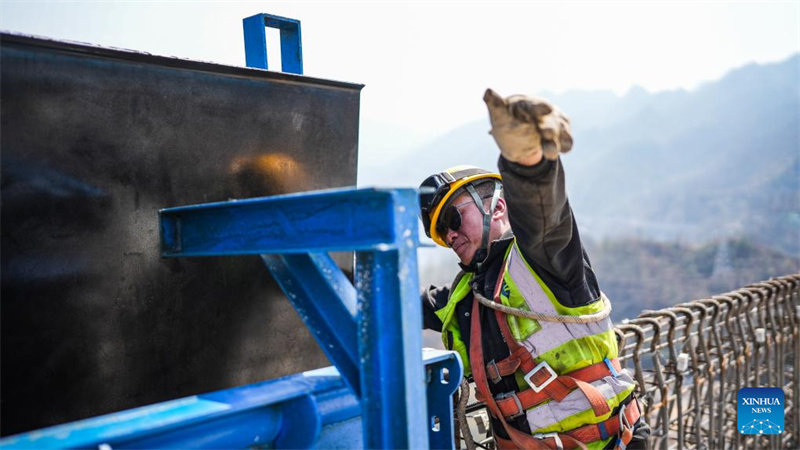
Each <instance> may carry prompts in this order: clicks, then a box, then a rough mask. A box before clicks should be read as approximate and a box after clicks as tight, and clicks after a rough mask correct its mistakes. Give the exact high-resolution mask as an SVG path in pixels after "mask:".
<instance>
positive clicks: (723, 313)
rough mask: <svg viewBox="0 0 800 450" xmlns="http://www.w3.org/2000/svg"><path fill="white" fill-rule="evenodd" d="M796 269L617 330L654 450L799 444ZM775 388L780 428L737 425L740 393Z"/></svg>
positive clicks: (646, 315)
mask: <svg viewBox="0 0 800 450" xmlns="http://www.w3.org/2000/svg"><path fill="white" fill-rule="evenodd" d="M798 315H800V274H795V275H789V276H784V277H780V278H773V279H771V280H769V281H765V282H761V283H755V284H752V285H749V286H747V287H745V288H742V289H739V290H736V291H732V292H729V293H726V294H723V295H718V296H714V297H712V298H708V299H702V300H695V301H691V302H687V303H681V304H678V305H675V306H673V307H670V308H666V309H661V310H658V311H644V312H643V313H642V314H641V315H640V316H639V317H637V318H636V319H632V320H629V321H626V322H625V323H623V324H621V325H619V326H618V327H617V329H616V332H617V336H618V338H619V342H620V358H621V360H622V363H623V364H624V365H625V366H627V368H628V370H630V371H631V372H632V373H633V374H634V375H635V377H636V379H637V381H638V385H639V386H638V392H639V397H640V398H641V399H642V400H643V401H644V402H643V403H644V412H645V415H646V417H647V420H648V423H649V424H650V426H651V428H652V430H653V434H652V435H651V442H650V445H651V447H650V448H655V449H673V448H675V449H684V448H700V449H717V448H771V449H777V448H797V446H798V445H800V441H798V437H797V434H798V432H800V411H798V405H800V391H798V389H796V386H797V383H798V381H799V380H798V377H799V375H798V373H797V370H796V363H795V361H796V360H797V358H798V355H800V339H798ZM743 387H779V388H782V389H783V391H784V394H785V404H784V405H782V406H783V408H784V411H785V425H784V428H785V429H784V430H781V433H780V434H769V435H767V434H764V435H748V434H741V433H739V431H738V429H737V423H736V420H737V416H736V408H737V393H738V391H739V389H740V388H743Z"/></svg>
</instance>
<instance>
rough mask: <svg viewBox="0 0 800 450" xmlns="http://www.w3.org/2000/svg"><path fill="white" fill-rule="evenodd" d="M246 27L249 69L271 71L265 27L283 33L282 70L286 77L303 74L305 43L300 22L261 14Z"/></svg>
mask: <svg viewBox="0 0 800 450" xmlns="http://www.w3.org/2000/svg"><path fill="white" fill-rule="evenodd" d="M242 25H243V27H244V53H245V61H246V64H247V67H255V68H258V69H268V68H269V65H268V63H267V31H266V29H265V27H270V28H277V29H279V30H280V31H281V70H282V71H283V72H286V73H296V74H298V75H302V74H303V43H302V39H301V35H300V21H299V20H295V19H289V18H286V17H280V16H275V15H272V14H264V13H261V14H256V15H254V16H250V17H247V18H245V19H243V20H242Z"/></svg>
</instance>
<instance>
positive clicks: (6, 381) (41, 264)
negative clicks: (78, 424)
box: [0, 34, 361, 435]
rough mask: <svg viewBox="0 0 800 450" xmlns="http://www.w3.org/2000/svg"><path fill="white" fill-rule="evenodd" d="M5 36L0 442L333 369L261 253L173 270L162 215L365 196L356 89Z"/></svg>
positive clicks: (194, 261) (346, 260) (0, 81)
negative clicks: (249, 202)
mask: <svg viewBox="0 0 800 450" xmlns="http://www.w3.org/2000/svg"><path fill="white" fill-rule="evenodd" d="M0 38H1V39H2V42H0V44H1V45H0V65H1V66H2V71H0V90H1V93H2V94H1V95H2V98H1V99H0V101H1V102H2V110H0V126H1V127H2V135H0V148H1V149H2V153H0V156H1V158H2V160H1V161H0V165H1V166H2V192H1V195H2V214H1V220H2V223H1V224H0V225H1V226H2V252H1V253H2V303H0V308H2V311H1V313H2V314H0V315H1V317H2V324H0V330H1V331H0V332H1V333H2V336H0V358H1V361H0V364H2V377H0V380H1V381H0V383H1V385H0V395H2V397H1V399H2V402H0V414H2V417H3V425H2V431H1V432H2V434H3V435H8V434H13V433H18V432H21V431H25V430H30V429H35V428H40V427H43V426H48V425H53V424H57V423H63V422H67V421H72V420H76V419H81V418H85V417H91V416H96V415H99V414H104V413H108V412H112V411H119V410H122V409H126V408H131V407H136V406H140V405H145V404H152V403H155V402H159V401H164V400H169V399H174V398H177V397H182V396H188V395H194V394H199V393H203V392H209V391H213V390H218V389H224V388H229V387H232V386H238V385H243V384H246V383H253V382H257V381H261V380H264V379H268V378H274V377H278V376H282V375H286V374H290V373H294V372H297V371H301V370H306V369H311V368H315V367H320V366H323V365H326V364H327V361H326V358H325V357H324V355H323V353H322V352H321V351H320V349H319V348H318V346H317V345H316V343H314V341H313V339H312V337H311V336H310V335H309V333H308V331H307V330H306V328H305V326H304V325H303V323H302V322H301V320H300V319H299V318H298V317H297V314H296V313H295V312H294V310H293V309H292V307H291V305H290V304H289V303H288V302H287V301H286V300H285V299H284V298H283V296H282V294H281V293H280V291H279V288H278V287H277V286H276V284H275V283H274V282H273V281H272V280H271V278H270V277H269V276H268V271H267V269H265V268H264V266H263V263H262V261H261V260H260V258H258V257H257V256H248V257H242V258H230V259H223V258H191V259H187V260H176V259H169V260H164V259H162V258H161V252H160V248H159V226H158V222H157V214H156V211H157V210H158V209H160V208H165V207H173V206H179V205H186V204H195V203H203V202H213V201H224V200H228V199H240V198H248V197H257V196H265V195H274V194H282V193H290V192H298V191H303V190H310V189H323V188H331V187H340V186H348V185H354V184H355V181H356V158H357V139H358V114H359V95H360V88H361V86H360V85H354V84H347V83H341V82H334V81H327V80H319V79H314V78H309V77H303V76H297V75H291V74H281V73H276V72H266V71H263V70H255V69H248V68H244V67H229V66H221V65H216V64H210V63H202V62H195V61H186V60H180V59H176V58H165V57H157V56H152V55H148V54H142V53H135V52H127V51H120V50H110V49H104V48H98V47H93V46H87V45H78V44H71V43H64V42H57V41H49V40H43V39H37V38H31V37H25V36H17V35H10V34H2V36H1V37H0ZM337 261H340V265H342V266H343V267H346V266H348V265H350V264H352V257H347V256H345V257H343V258H340V259H338V260H337Z"/></svg>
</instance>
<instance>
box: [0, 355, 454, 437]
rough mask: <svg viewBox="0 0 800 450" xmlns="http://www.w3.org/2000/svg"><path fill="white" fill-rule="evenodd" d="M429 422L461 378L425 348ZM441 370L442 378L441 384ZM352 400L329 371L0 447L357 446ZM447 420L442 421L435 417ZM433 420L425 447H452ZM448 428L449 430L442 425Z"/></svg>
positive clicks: (447, 408)
mask: <svg viewBox="0 0 800 450" xmlns="http://www.w3.org/2000/svg"><path fill="white" fill-rule="evenodd" d="M423 360H424V363H425V368H426V371H427V374H428V383H427V386H428V388H427V391H428V419H429V420H431V421H433V420H434V419H433V418H434V416H436V415H437V414H444V413H445V412H451V411H452V404H451V399H452V394H453V392H455V389H456V388H457V387H458V380H460V379H461V364H460V362H459V360H458V358H457V355H456V354H455V353H452V352H444V351H440V350H426V351H424V352H423ZM445 372H448V373H449V380H448V382H447V383H444V384H443V382H442V374H443V373H445ZM360 413H361V407H360V405H359V402H358V399H357V398H356V397H355V396H354V395H353V394H352V392H351V390H350V389H349V388H348V387H347V386H346V385H345V383H344V380H343V378H342V377H341V376H339V373H338V372H337V371H336V369H335V368H334V367H327V368H324V369H319V370H312V371H310V372H305V373H301V374H296V375H291V376H288V377H285V378H280V379H277V380H272V381H265V382H262V383H256V384H252V385H249V386H244V387H239V388H234V389H228V390H224V391H218V392H212V393H209V394H203V395H197V396H192V397H186V398H182V399H178V400H171V401H168V402H164V403H158V404H155V405H150V406H144V407H141V408H135V409H131V410H128V411H121V412H117V413H113V414H108V415H105V416H100V417H95V418H91V419H86V420H82V421H78V422H73V423H69V424H65V425H58V426H54V427H50V428H45V429H42V430H37V431H33V432H30V433H25V434H19V435H15V436H10V437H6V438H3V439H0V450H7V449H20V450H25V449H57V448H58V449H67V448H69V449H71V448H98V447H100V446H103V447H100V448H113V449H129V448H134V449H150V448H198V449H218V448H253V447H259V448H260V447H263V448H276V449H282V448H303V449H305V448H358V447H361V446H362V445H363V442H362V439H361V437H360V436H361V434H362V429H364V430H369V428H365V426H364V424H363V423H362V420H361V418H360ZM436 417H440V418H446V417H449V416H436ZM445 422H446V423H447V424H452V420H450V421H446V420H440V427H439V431H437V432H432V433H431V439H430V443H431V448H437V449H438V448H452V446H453V442H452V436H453V433H452V427H451V426H450V425H445ZM448 426H450V427H449V428H448Z"/></svg>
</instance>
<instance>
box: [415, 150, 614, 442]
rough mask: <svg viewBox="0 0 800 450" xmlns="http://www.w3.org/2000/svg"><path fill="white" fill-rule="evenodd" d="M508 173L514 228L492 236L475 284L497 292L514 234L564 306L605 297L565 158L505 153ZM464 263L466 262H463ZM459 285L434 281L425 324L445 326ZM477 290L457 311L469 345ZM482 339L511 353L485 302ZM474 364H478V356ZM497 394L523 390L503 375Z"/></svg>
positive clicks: (522, 425)
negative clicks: (512, 157) (572, 197)
mask: <svg viewBox="0 0 800 450" xmlns="http://www.w3.org/2000/svg"><path fill="white" fill-rule="evenodd" d="M498 167H499V168H500V174H501V175H502V176H503V191H504V195H505V199H506V204H507V207H508V215H509V220H510V222H511V229H512V231H513V233H508V234H507V235H504V236H502V237H501V238H500V239H498V240H496V241H494V242H492V245H491V247H490V250H489V256H488V258H487V260H486V262H485V263H484V264H483V266H482V267H481V269H480V270H479V271H478V272H477V273H475V277H474V279H473V282H472V283H473V288H474V289H478V290H479V292H481V293H482V294H483V295H484V296H485V297H487V298H492V297H493V296H494V292H493V290H494V286H495V283H496V281H497V277H498V275H499V274H500V270H501V268H502V263H503V256H504V255H505V251H506V249H507V248H508V245H509V244H510V243H511V242H512V239H513V237H514V236H516V238H517V244H518V245H519V248H520V250H521V251H522V254H523V256H524V257H525V259H526V260H527V262H528V264H530V266H531V268H533V270H534V271H536V273H537V274H538V275H539V277H541V279H542V281H544V282H545V284H546V285H547V286H548V287H549V288H550V290H551V291H552V292H553V295H554V296H555V298H556V299H557V300H558V302H559V303H561V304H562V305H564V306H569V307H575V306H583V305H587V304H589V303H592V302H595V301H598V300H599V299H600V288H599V286H598V284H597V279H596V278H595V274H594V272H593V271H592V267H591V263H590V261H589V257H588V256H587V254H586V251H585V250H584V249H583V245H582V244H581V239H580V236H579V234H578V226H577V223H576V222H575V218H574V216H573V213H572V208H570V206H569V201H568V200H567V194H566V189H565V186H564V169H563V168H562V166H561V162H560V160H556V161H549V160H546V159H543V160H542V162H541V163H539V164H537V165H535V166H531V167H527V166H521V165H519V164H515V163H513V162H510V161H507V160H505V159H504V158H503V157H500V161H499V162H498ZM462 269H465V267H463V266H462ZM453 287H454V286H443V287H434V286H431V287H430V288H429V289H428V290H427V291H426V292H425V293H423V295H422V304H423V317H424V326H425V328H428V329H432V330H436V331H439V332H441V331H442V323H441V321H440V320H439V318H438V317H437V316H436V314H435V313H434V311H436V310H438V309H440V308H443V307H444V306H445V305H446V304H447V300H448V298H449V296H450V291H451V289H452V288H453ZM473 301H474V299H473V296H472V293H471V292H470V293H469V294H468V296H467V297H466V298H465V299H464V300H462V301H461V302H459V304H458V305H457V306H456V314H455V317H456V319H457V320H458V326H459V328H460V330H461V335H462V339H463V340H464V342H465V343H466V344H467V348H469V343H470V317H469V315H470V312H471V311H472V302H473ZM478 310H479V312H480V315H481V317H480V319H481V329H482V341H483V342H482V345H483V351H484V357H485V359H486V361H484V363H488V362H489V361H491V360H495V361H500V360H502V359H504V358H506V357H508V354H509V352H508V346H507V345H506V344H505V342H504V340H503V336H502V334H501V332H500V328H499V326H498V324H497V320H496V318H495V313H494V311H493V310H490V309H488V308H485V307H484V306H483V305H479V308H478ZM472 364H475V362H474V361H473V362H472ZM489 387H490V389H491V391H492V393H493V394H494V395H497V394H500V393H503V392H510V391H516V390H518V388H517V384H516V381H515V379H514V376H513V375H509V376H506V377H504V378H503V381H501V382H500V383H498V384H493V383H489ZM492 420H493V429H494V431H495V432H496V433H498V434H500V435H501V437H506V438H507V436H504V435H505V431H504V430H503V428H502V426H501V425H500V424H499V423H497V422H495V419H494V418H493V419H492ZM513 424H514V426H515V427H516V428H518V429H520V430H522V431H525V432H530V429H529V428H528V422H527V420H526V418H525V416H522V417H519V418H517V419H516V420H515V421H514V423H513Z"/></svg>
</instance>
